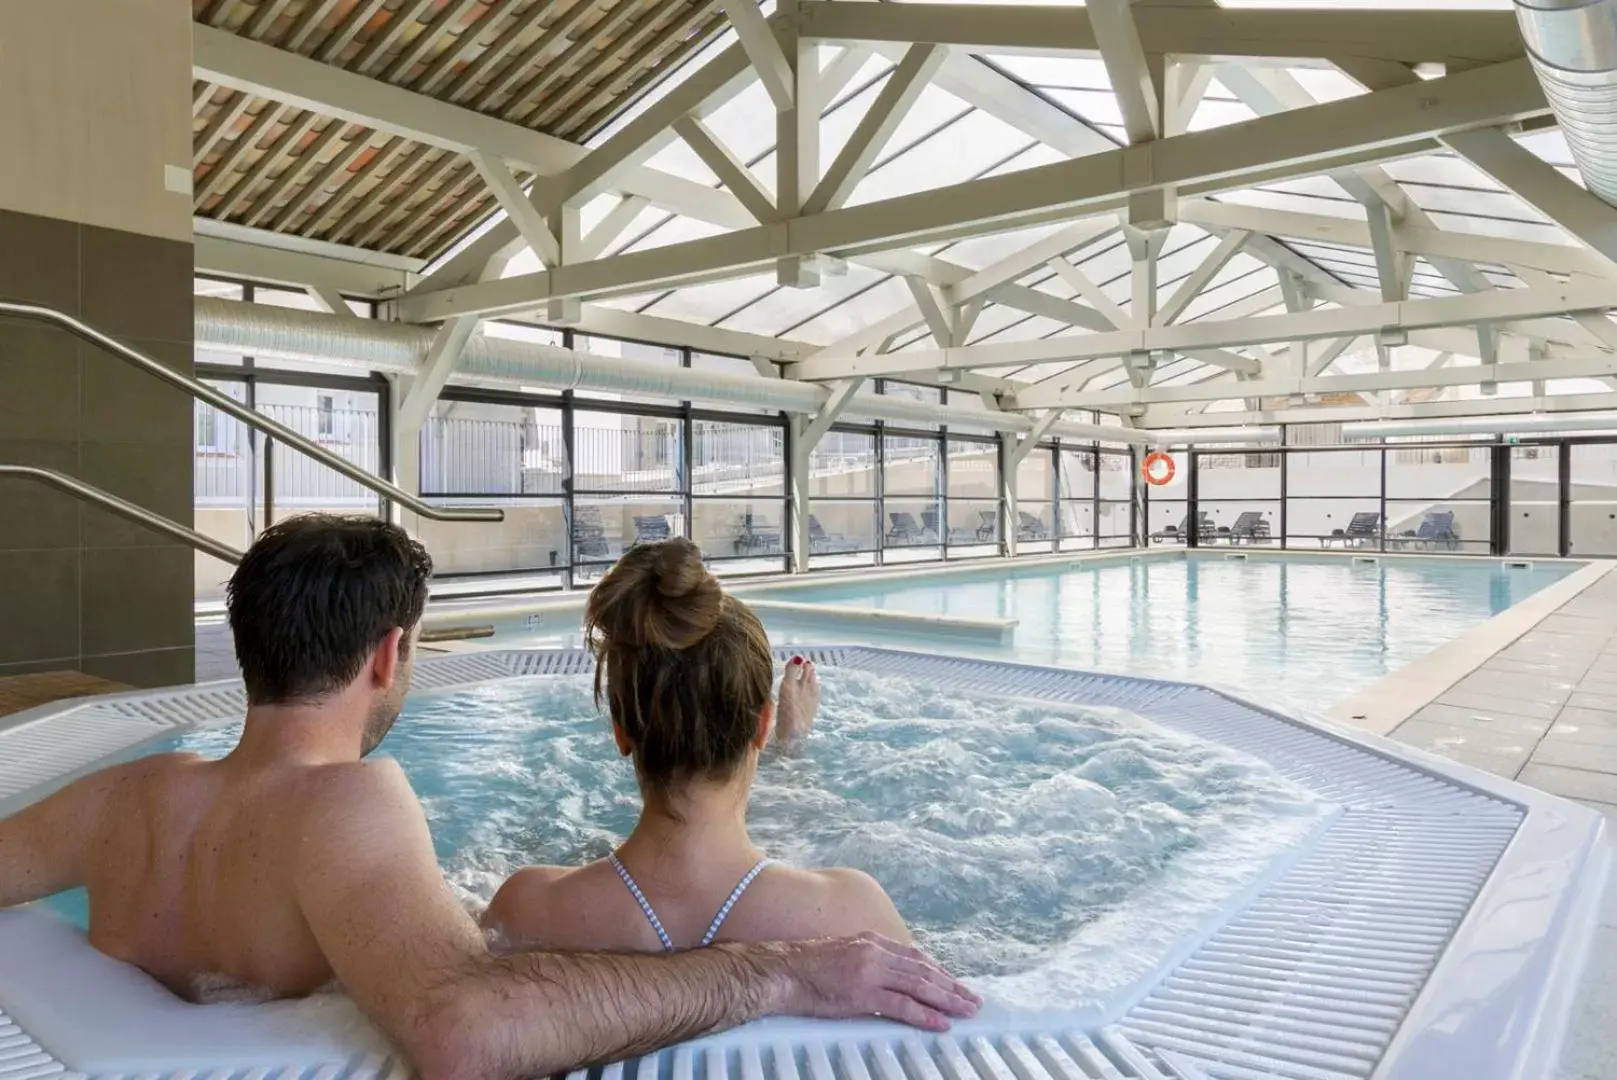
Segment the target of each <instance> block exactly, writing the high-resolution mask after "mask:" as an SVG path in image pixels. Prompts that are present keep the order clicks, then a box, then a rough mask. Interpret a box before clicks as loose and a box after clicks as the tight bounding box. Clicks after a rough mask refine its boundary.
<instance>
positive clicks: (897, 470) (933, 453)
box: [882, 435, 943, 495]
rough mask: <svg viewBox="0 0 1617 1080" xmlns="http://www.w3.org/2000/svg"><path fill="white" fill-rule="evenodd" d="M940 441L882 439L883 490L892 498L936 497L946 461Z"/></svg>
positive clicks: (904, 438) (893, 436)
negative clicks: (900, 496) (942, 467)
mask: <svg viewBox="0 0 1617 1080" xmlns="http://www.w3.org/2000/svg"><path fill="white" fill-rule="evenodd" d="M939 450H940V447H939V444H938V440H937V439H929V438H925V437H923V436H915V435H887V436H884V437H883V439H882V487H883V490H884V491H885V493H886V494H888V495H936V494H937V493H938V492H939V490H940V489H941V484H940V481H941V479H942V476H943V470H942V469H941V468H940V466H941V464H942V457H941V456H940V453H939Z"/></svg>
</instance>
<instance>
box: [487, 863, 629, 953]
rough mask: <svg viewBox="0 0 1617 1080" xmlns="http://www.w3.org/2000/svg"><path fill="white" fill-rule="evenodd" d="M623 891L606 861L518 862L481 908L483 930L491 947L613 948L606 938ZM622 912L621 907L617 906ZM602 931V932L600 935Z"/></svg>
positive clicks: (616, 943)
mask: <svg viewBox="0 0 1617 1080" xmlns="http://www.w3.org/2000/svg"><path fill="white" fill-rule="evenodd" d="M614 891H623V884H619V883H618V876H616V875H614V873H613V870H611V868H610V867H608V863H605V862H592V863H585V865H582V867H522V868H521V870H517V871H516V873H513V875H511V876H509V878H506V883H505V884H501V886H500V891H498V892H495V899H493V901H492V902H490V904H488V910H487V912H483V931H485V933H488V936H490V941H492V943H493V944H495V946H496V947H506V949H526V947H537V946H548V947H556V949H613V947H624V946H623V944H621V943H618V941H614V939H608V938H611V936H613V934H610V933H608V931H610V930H611V926H613V922H614V920H613V917H611V912H608V910H606V909H613V907H616V904H614V901H618V899H619V897H616V896H614ZM618 913H619V915H621V912H618ZM603 934H605V936H603Z"/></svg>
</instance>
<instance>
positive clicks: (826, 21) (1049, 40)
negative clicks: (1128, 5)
mask: <svg viewBox="0 0 1617 1080" xmlns="http://www.w3.org/2000/svg"><path fill="white" fill-rule="evenodd" d="M799 12H800V13H799V15H798V27H799V30H800V32H801V33H802V34H803V35H804V36H805V37H810V38H817V39H821V40H830V41H869V42H920V43H930V44H937V45H957V46H960V47H962V48H964V49H968V50H970V51H972V52H995V53H1017V52H1021V53H1031V54H1035V55H1042V54H1058V55H1059V54H1062V53H1073V52H1079V53H1094V52H1097V51H1100V47H1101V40H1100V35H1099V33H1098V27H1097V26H1096V25H1095V15H1094V13H1093V11H1092V10H1083V9H1075V8H1071V7H1065V6H1055V7H1044V6H1037V5H1018V4H1004V5H1001V4H939V3H914V4H902V5H899V4H892V5H885V4H852V3H847V2H846V0H834V2H829V0H807V2H805V3H803V4H802V5H801V6H800V8H799ZM1134 22H1135V25H1136V26H1137V28H1138V35H1139V40H1140V43H1141V46H1142V47H1143V49H1144V51H1145V52H1147V53H1163V54H1174V55H1180V56H1207V57H1220V56H1226V57H1227V56H1244V57H1331V56H1356V57H1370V58H1375V59H1383V60H1396V61H1401V62H1403V63H1409V64H1417V63H1424V62H1428V61H1444V60H1447V59H1449V58H1451V57H1458V58H1464V59H1467V60H1473V61H1484V62H1492V61H1498V60H1504V59H1509V58H1511V57H1515V56H1520V55H1521V54H1522V41H1521V34H1520V32H1519V31H1518V30H1517V29H1516V18H1515V15H1514V14H1512V13H1511V12H1491V11H1387V10H1377V11H1338V10H1318V9H1310V10H1301V11H1298V10H1288V9H1285V8H1273V9H1263V10H1240V9H1234V10H1232V9H1227V8H1218V7H1186V6H1180V5H1174V6H1165V7H1161V8H1153V7H1142V6H1138V5H1136V7H1135V11H1134Z"/></svg>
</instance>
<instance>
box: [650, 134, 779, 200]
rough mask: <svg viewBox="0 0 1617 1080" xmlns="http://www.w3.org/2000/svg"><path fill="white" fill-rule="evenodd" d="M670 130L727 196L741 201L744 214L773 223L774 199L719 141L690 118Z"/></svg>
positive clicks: (749, 170)
mask: <svg viewBox="0 0 1617 1080" xmlns="http://www.w3.org/2000/svg"><path fill="white" fill-rule="evenodd" d="M674 131H675V132H676V133H677V134H678V135H679V137H680V138H681V139H683V140H684V141H685V145H687V146H689V147H690V148H691V149H692V150H694V151H695V152H696V156H697V157H699V158H701V159H702V164H704V165H706V166H707V167H708V168H709V169H712V170H713V175H714V176H717V177H718V178H719V182H720V183H722V184H723V185H724V186H725V187H727V188H729V189H730V194H732V195H734V196H735V197H736V198H737V199H739V200H740V201H741V205H742V206H744V207H746V208H747V213H749V214H751V215H752V216H753V217H754V218H756V219H757V220H758V221H773V220H775V200H774V199H772V198H770V196H769V192H767V191H765V190H764V187H763V185H762V184H760V183H759V182H758V178H757V177H756V176H754V175H753V174H752V170H751V169H749V168H747V167H746V165H744V164H742V163H741V162H740V161H738V160H736V157H735V155H734V154H732V153H730V151H729V148H727V147H726V146H724V145H723V144H722V143H720V142H719V140H718V139H717V138H716V137H715V136H714V135H713V133H712V132H711V131H709V130H708V128H707V125H706V124H704V123H702V121H700V120H698V119H697V118H696V117H694V116H682V117H680V118H679V119H678V120H675V121H674Z"/></svg>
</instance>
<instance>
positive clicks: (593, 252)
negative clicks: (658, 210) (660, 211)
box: [576, 195, 651, 262]
mask: <svg viewBox="0 0 1617 1080" xmlns="http://www.w3.org/2000/svg"><path fill="white" fill-rule="evenodd" d="M650 205H651V203H650V201H649V200H647V199H643V198H641V197H640V196H639V195H624V196H623V197H621V198H620V199H618V202H617V205H616V206H614V207H612V209H610V210H608V211H607V212H606V217H604V218H602V219H601V220H600V221H599V222H598V223H597V224H596V226H595V228H593V229H591V230H590V231H589V233H588V234H587V235H585V236H584V237H583V239H581V240H580V241H579V244H578V259H577V260H576V261H578V262H587V261H588V260H590V259H598V258H600V257H601V255H602V253H603V252H605V251H606V249H607V248H609V247H611V246H612V242H613V241H614V240H616V239H617V238H618V237H620V236H622V235H623V232H624V230H625V229H627V228H628V227H629V226H630V225H632V224H634V219H635V218H637V217H639V216H640V215H641V213H642V212H644V211H645V209H646V208H647V207H648V206H650Z"/></svg>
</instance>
